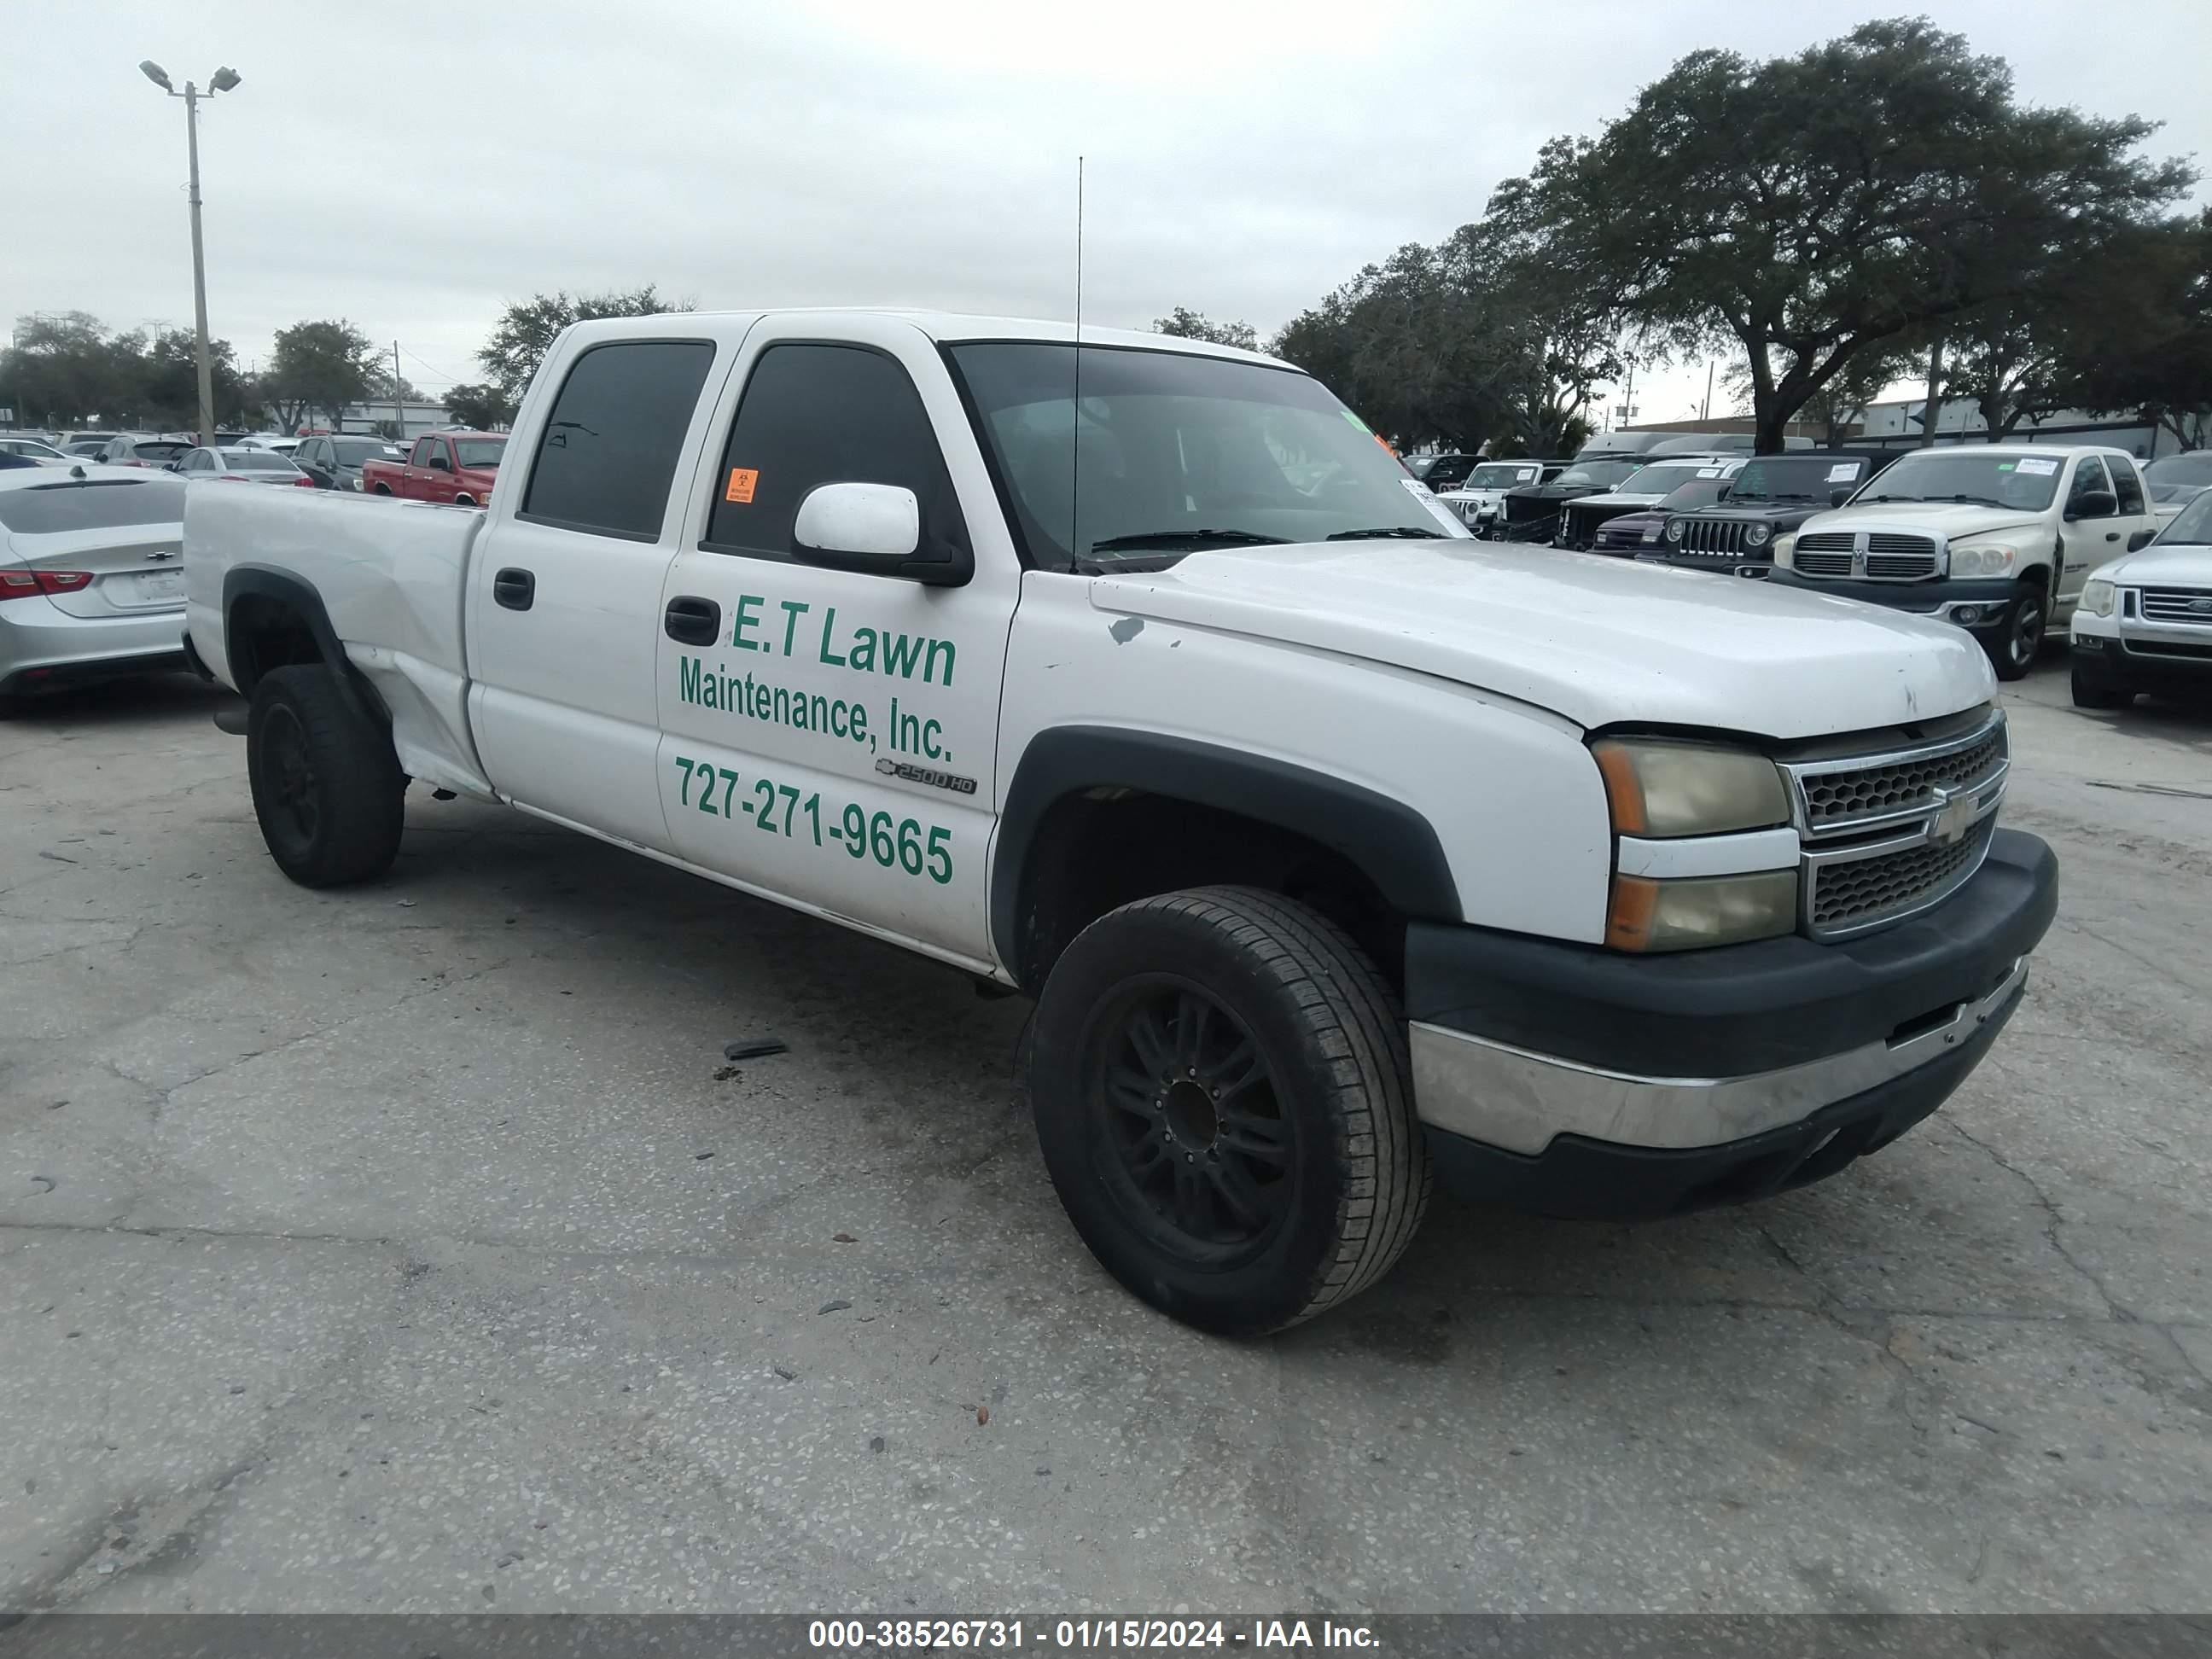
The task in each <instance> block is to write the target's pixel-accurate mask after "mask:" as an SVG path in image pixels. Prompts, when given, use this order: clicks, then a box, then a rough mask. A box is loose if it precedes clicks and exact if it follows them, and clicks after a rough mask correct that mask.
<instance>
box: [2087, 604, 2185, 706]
mask: <svg viewBox="0 0 2212 1659" xmlns="http://www.w3.org/2000/svg"><path fill="white" fill-rule="evenodd" d="M2073 656H2074V666H2075V670H2076V671H2078V672H2079V673H2080V674H2081V676H2082V678H2085V679H2087V680H2090V681H2092V682H2093V683H2095V684H2100V685H2105V686H2108V687H2111V688H2112V689H2114V690H2118V689H2119V688H2122V687H2125V686H2142V687H2154V686H2160V685H2166V684H2203V682H2204V681H2205V680H2207V679H2212V627H2206V626H2197V625H2195V624H2190V623H2146V622H2142V621H2140V620H2138V619H2136V618H2135V617H2121V616H2118V615H2114V616H2110V617H2092V616H2089V615H2087V614H2086V613H2085V612H2082V611H2075V613H2074V635H2073Z"/></svg>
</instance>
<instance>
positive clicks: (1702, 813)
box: [1590, 738, 1790, 837]
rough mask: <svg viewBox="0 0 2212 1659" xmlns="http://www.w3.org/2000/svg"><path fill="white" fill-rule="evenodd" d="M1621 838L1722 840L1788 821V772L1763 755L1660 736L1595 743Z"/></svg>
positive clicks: (1593, 749) (1592, 750) (1593, 750)
mask: <svg viewBox="0 0 2212 1659" xmlns="http://www.w3.org/2000/svg"><path fill="white" fill-rule="evenodd" d="M1590 753H1591V754H1592V755H1593V756H1595V757H1596V759H1597V766H1598V770H1599V772H1601V774H1602V775H1604V778H1605V793H1606V799H1607V802H1608V804H1609V805H1611V807H1612V809H1613V833H1614V834H1615V835H1620V836H1660V837H1667V836H1717V835H1724V834H1726V833H1727V832H1729V830H1732V829H1766V828H1769V827H1770V826H1771V825H1774V824H1778V823H1788V822H1789V819H1790V801H1789V798H1788V796H1786V795H1785V794H1784V793H1783V789H1782V774H1781V772H1780V771H1779V770H1778V769H1776V767H1775V764H1774V763H1773V762H1772V761H1771V760H1769V759H1767V758H1766V757H1765V756H1764V755H1754V754H1753V753H1752V752H1751V751H1750V750H1744V749H1721V748H1717V747H1715V746H1713V745H1711V744H1696V743H1676V742H1669V741H1668V740H1666V739H1664V738H1606V739H1604V740H1602V741H1601V742H1599V743H1595V744H1592V745H1591V746H1590Z"/></svg>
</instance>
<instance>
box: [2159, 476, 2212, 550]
mask: <svg viewBox="0 0 2212 1659" xmlns="http://www.w3.org/2000/svg"><path fill="white" fill-rule="evenodd" d="M2158 539H2159V540H2160V542H2161V543H2162V544H2165V545H2166V546H2168V547H2171V546H2172V545H2174V544H2177V543H2186V544H2189V545H2190V546H2192V547H2204V546H2212V489H2205V490H2201V491H2199V492H2198V493H2197V499H2196V500H2194V501H2191V502H2190V503H2189V505H2188V506H2186V507H2183V508H2182V509H2181V516H2180V517H2179V518H2178V519H2176V520H2174V521H2173V522H2172V524H2170V525H2168V526H2166V528H2165V529H2164V530H2161V531H2160V532H2159V534H2158Z"/></svg>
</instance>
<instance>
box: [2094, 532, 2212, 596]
mask: <svg viewBox="0 0 2212 1659" xmlns="http://www.w3.org/2000/svg"><path fill="white" fill-rule="evenodd" d="M2094 574H2095V575H2096V577H2097V579H2098V580H2100V581H2107V582H2126V583H2130V584H2136V583H2142V582H2172V584H2173V585H2174V586H2176V587H2203V588H2212V547H2205V546H2201V545H2199V544H2197V543H2194V542H2175V543H2173V544H2171V545H2169V546H2165V547H2146V548H2144V549H2143V550H2142V551H2141V552H2139V553H2124V554H2122V555H2121V556H2119V557H2118V558H2117V559H2114V560H2113V561H2112V562H2111V563H2110V564H2106V565H2100V566H2099V567H2098V568H2097V569H2096V571H2095V572H2094Z"/></svg>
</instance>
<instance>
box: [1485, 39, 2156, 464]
mask: <svg viewBox="0 0 2212 1659" xmlns="http://www.w3.org/2000/svg"><path fill="white" fill-rule="evenodd" d="M2155 130H2156V128H2155V126H2154V124H2153V123H2150V122H2148V121H2144V120H2142V119H2141V118H2136V117H2134V116H2128V117H2124V118H2119V119H2117V120H2099V119H2095V118H2090V117H2087V116H2085V115H2082V114H2081V113H2079V112H2075V111H2074V110H2070V109H2063V110H2050V109H2035V108H2027V107H2023V106H2020V105H2018V104H2016V103H2015V101H2014V99H2013V92H2012V76H2011V72H2010V70H2008V69H2007V67H2006V66H2005V64H2004V63H2003V62H2002V60H2001V59H1998V58H1984V57H1976V56H1974V55H1972V53H1970V52H1968V50H1967V47H1966V40H1965V39H1964V38H1963V37H1961V36H1959V35H1955V34H1947V33H1942V32H1941V31H1939V30H1937V29H1936V27H1934V26H1933V25H1932V24H1930V23H1929V22H1928V21H1927V20H1925V19H1911V20H1898V21H1879V22H1871V23H1867V24H1864V25H1863V26H1861V27H1859V28H1857V29H1855V30H1854V31H1852V32H1851V33H1850V34H1849V35H1846V36H1845V37H1844V38H1843V39H1842V40H1832V41H1829V42H1827V43H1826V44H1824V45H1820V46H1812V47H1809V48H1808V49H1807V50H1806V51H1804V52H1800V53H1798V54H1797V55H1796V56H1795V57H1793V58H1776V59H1772V60H1770V61H1768V62H1765V63H1753V62H1751V61H1749V60H1747V59H1746V58H1742V57H1741V56H1739V55H1738V54H1736V53H1735V52H1725V51H1717V50H1707V51H1700V52H1692V53H1691V54H1690V55H1689V56H1688V57H1686V58H1683V59H1682V60H1681V61H1680V62H1679V63H1678V64H1675V65H1674V69H1673V70H1670V71H1669V72H1668V74H1667V75H1665V76H1662V77H1661V78H1660V79H1659V80H1658V81H1656V82H1654V83H1653V84H1651V85H1650V86H1649V87H1647V88H1644V91H1643V92H1642V93H1641V94H1639V95H1638V98H1637V100H1636V102H1635V103H1634V104H1633V105H1632V106H1631V107H1630V109H1629V111H1628V112H1627V113H1626V115H1624V116H1623V117H1621V118H1620V119H1619V120H1617V121H1614V122H1613V123H1612V124H1611V125H1608V126H1607V128H1606V130H1605V131H1604V132H1603V133H1602V134H1601V136H1599V137H1596V138H1594V139H1593V138H1557V139H1553V141H1552V142H1551V143H1548V144H1547V145H1546V146H1545V147H1544V149H1543V150H1542V152H1541V155H1539V157H1538V159H1537V162H1536V166H1535V167H1534V170H1533V171H1532V172H1531V173H1529V174H1528V176H1527V177H1525V178H1522V179H1508V180H1507V181H1506V182H1505V183H1504V185H1500V186H1499V188H1498V192H1497V194H1496V195H1495V196H1494V197H1492V203H1491V215H1492V219H1493V221H1495V222H1496V224H1497V226H1498V228H1499V230H1500V231H1501V232H1503V233H1504V234H1506V235H1507V236H1509V237H1510V238H1512V239H1513V240H1515V241H1516V243H1517V244H1518V245H1519V246H1521V247H1522V248H1523V249H1524V250H1525V251H1526V252H1528V254H1529V255H1532V256H1534V257H1535V258H1537V259H1539V260H1540V262H1541V265H1540V268H1541V270H1542V271H1543V272H1544V274H1545V276H1546V280H1547V282H1548V283H1551V284H1553V286H1554V287H1555V289H1557V290H1558V291H1559V292H1561V293H1562V294H1564V295H1571V296H1578V299H1577V300H1574V301H1570V303H1579V305H1580V306H1581V307H1583V308H1585V309H1587V310H1589V311H1591V312H1593V313H1595V312H1605V313H1609V314H1610V315H1611V316H1613V318H1615V319H1618V321H1619V322H1620V325H1622V326H1623V327H1624V328H1625V329H1626V330H1628V331H1631V332H1632V334H1634V335H1635V336H1636V337H1638V338H1639V339H1641V340H1643V341H1644V342H1645V343H1649V344H1651V345H1654V346H1656V347H1659V348H1662V349H1668V348H1671V349H1681V350H1699V349H1710V348H1711V347H1713V346H1715V345H1717V344H1719V343H1732V344H1734V345H1735V347H1737V348H1738V349H1741V351H1742V352H1743V353H1744V355H1745V358H1746V361H1747V366H1748V368H1749V372H1750V374H1751V380H1752V402H1753V416H1754V417H1755V419H1756V422H1757V426H1758V437H1757V444H1758V447H1759V449H1760V450H1762V451H1766V452H1771V451H1774V450H1777V449H1779V448H1780V447H1781V444H1782V435H1783V429H1784V424H1785V423H1786V422H1788V421H1789V420H1790V417H1791V416H1794V415H1796V413H1797V411H1798V410H1801V409H1802V408H1803V407H1804V406H1805V405H1806V404H1807V402H1808V400H1809V399H1811V398H1813V397H1814V394H1816V393H1817V392H1820V389H1821V388H1822V387H1824V386H1826V385H1827V384H1828V383H1829V382H1830V381H1831V380H1834V379H1835V378H1836V376H1837V375H1838V374H1841V373H1842V372H1843V370H1844V366H1845V365H1846V364H1848V363H1849V362H1850V360H1851V358H1852V357H1853V356H1856V355H1857V353H1859V352H1860V351H1862V350H1863V349H1867V348H1868V347H1869V346H1871V345H1875V344H1877V343H1881V342H1885V341H1892V340H1895V339H1897V338H1899V337H1905V336H1909V335H1911V333H1912V332H1914V331H1932V330H1933V329H1935V328H1936V327H1939V326H1941V325H1945V324H1948V323H1949V322H1950V321H1952V320H1953V319H1957V318H1960V317H1961V316H1962V315H1963V314H1964V313H1970V312H1974V311H1976V310H1978V308H1982V307H1989V306H1990V305H1992V304H1994V303H1996V302H2000V301H2004V300H2006V299H2008V297H2010V296H2015V295H2021V294H2023V293H2026V292H2027V291H2029V290H2030V289H2033V287H2034V286H2035V285H2036V283H2038V281H2039V278H2041V277H2042V276H2045V274H2046V273H2047V270H2048V268H2049V266H2050V264H2051V260H2052V259H2053V258H2054V257H2055V256H2056V255H2057V254H2058V253H2060V252H2063V253H2064V254H2065V255H2067V256H2068V257H2069V258H2078V257H2080V256H2081V254H2082V253H2083V252H2084V251H2085V250H2087V249H2088V248H2091V247H2093V246H2096V245H2098V244H2100V243H2101V242H2105V241H2108V240H2112V239H2113V238H2115V237H2117V236H2118V235H2119V234H2121V233H2123V232H2124V231H2126V230H2128V229H2129V228H2132V227H2136V226H2139V225H2141V224H2142V223H2144V222H2147V220H2148V218H2149V217H2150V216H2152V215H2153V214H2154V211H2155V210H2157V209H2159V208H2160V207H2161V206H2162V205H2163V204H2166V203H2169V202H2171V201H2172V200H2173V199H2174V198H2175V197H2177V196H2179V194H2180V192H2181V191H2184V190H2185V189H2186V188H2187V186H2188V185H2189V184H2190V183H2191V180H2192V179H2193V178H2194V176H2195V175H2194V173H2192V172H2191V169H2190V168H2189V167H2186V166H2185V165H2184V164H2183V163H2181V162H2179V161H2149V160H2147V159H2145V158H2143V157H2142V155H2139V154H2138V153H2137V152H2138V149H2139V147H2140V145H2141V144H2142V141H2143V140H2144V139H2146V138H2147V137H2149V136H2150V134H2151V133H2152V132H2154V131H2155Z"/></svg>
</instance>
